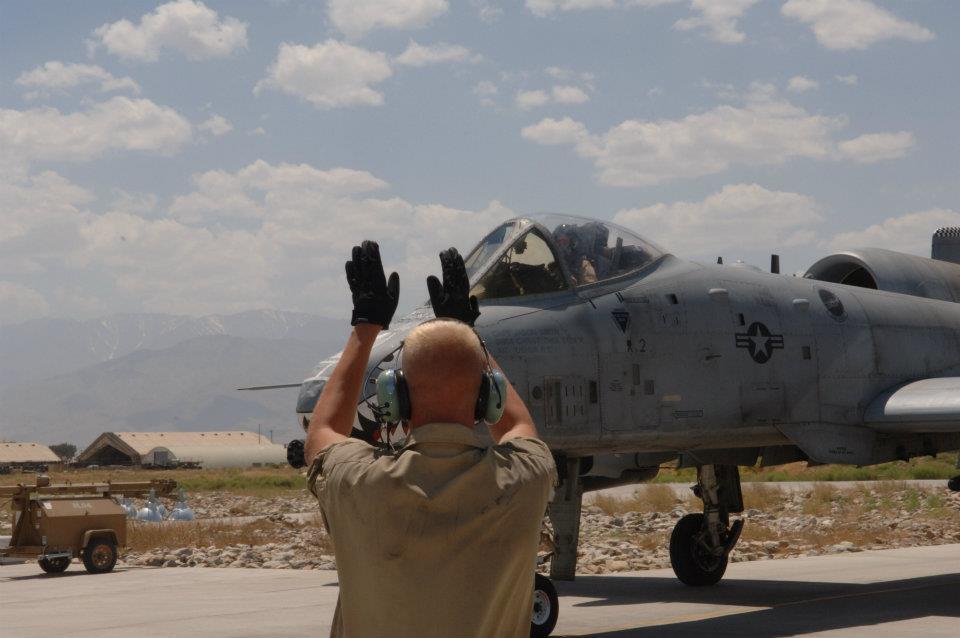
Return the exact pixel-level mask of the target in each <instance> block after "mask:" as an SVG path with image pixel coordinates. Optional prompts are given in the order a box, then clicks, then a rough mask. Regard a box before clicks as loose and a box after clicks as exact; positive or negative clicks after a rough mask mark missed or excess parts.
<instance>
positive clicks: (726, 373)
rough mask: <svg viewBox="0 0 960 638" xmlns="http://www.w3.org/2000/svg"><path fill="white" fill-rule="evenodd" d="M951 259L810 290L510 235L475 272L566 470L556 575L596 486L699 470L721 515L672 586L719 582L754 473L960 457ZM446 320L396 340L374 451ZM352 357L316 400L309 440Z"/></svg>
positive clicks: (509, 229)
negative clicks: (406, 364)
mask: <svg viewBox="0 0 960 638" xmlns="http://www.w3.org/2000/svg"><path fill="white" fill-rule="evenodd" d="M934 256H935V257H938V259H925V258H921V257H917V256H912V255H907V254H902V253H896V252H892V251H888V250H882V249H877V248H867V249H862V250H854V251H850V252H843V253H838V254H834V255H831V256H829V257H826V258H824V259H821V260H820V261H818V262H817V263H815V264H814V265H813V266H811V267H810V269H809V270H808V271H807V272H806V273H805V274H804V275H803V276H802V277H800V276H789V275H781V274H779V273H777V272H772V273H768V272H763V271H761V270H760V269H758V268H755V267H752V266H747V265H744V264H739V263H738V264H728V265H722V263H718V264H707V265H705V264H700V263H694V262H690V261H686V260H683V259H679V258H677V257H675V256H673V255H671V254H670V253H669V252H667V251H665V250H663V249H661V248H659V247H658V246H657V245H655V244H653V243H652V242H650V241H647V240H645V239H643V238H641V237H639V236H638V235H636V234H634V233H633V232H631V231H629V230H627V229H625V228H621V227H618V226H616V225H614V224H611V223H607V222H600V221H595V220H590V219H584V218H576V217H568V216H558V215H539V216H531V217H525V218H519V219H513V220H510V221H506V222H504V223H502V224H500V225H499V226H497V227H496V228H495V229H494V230H493V231H492V232H491V233H490V234H489V235H487V236H486V237H485V238H484V239H483V241H481V242H480V244H479V245H478V246H477V247H476V248H474V249H473V251H472V252H470V253H469V255H468V256H467V258H466V260H465V263H466V267H467V271H468V274H469V276H470V283H471V286H472V289H471V292H472V294H474V295H476V296H477V297H478V298H479V300H480V306H481V310H482V312H481V315H480V318H479V319H478V321H477V325H476V329H477V331H478V332H479V333H480V335H481V336H482V337H483V339H484V340H485V341H486V344H487V347H488V349H489V350H490V352H491V353H492V354H493V355H494V357H495V358H496V360H497V362H498V363H499V364H500V365H501V366H502V367H503V369H504V370H505V371H506V373H507V376H508V377H509V379H510V380H511V382H512V383H513V384H514V386H515V387H516V389H517V391H518V392H519V393H520V396H521V397H522V398H523V399H524V401H525V402H526V403H527V405H528V407H529V408H530V412H531V413H532V414H533V416H534V419H535V421H536V425H537V428H538V430H539V432H540V435H541V436H542V438H543V439H544V440H545V441H546V442H547V444H548V445H549V446H550V448H551V450H552V451H553V452H554V454H555V456H556V458H557V465H558V470H559V473H560V477H561V485H560V486H559V487H558V489H557V491H556V495H555V497H554V500H553V501H552V503H551V505H550V511H549V514H550V518H551V520H552V524H553V526H554V532H555V553H554V557H553V561H552V564H551V576H553V577H554V578H560V579H572V578H573V576H574V571H575V567H576V554H577V536H578V531H579V521H580V505H581V499H582V494H583V491H584V490H585V489H586V490H590V489H596V488H600V487H608V486H612V485H617V484H626V483H635V482H640V481H643V480H648V479H650V478H652V477H653V476H655V475H656V473H657V470H658V467H659V466H660V465H661V464H663V463H666V462H670V461H675V460H678V459H679V462H680V464H681V465H682V466H684V467H691V466H692V467H696V469H697V485H696V486H695V488H694V491H695V493H696V494H697V496H698V497H699V498H700V499H701V500H702V501H703V513H702V514H700V513H695V514H688V515H687V516H685V517H683V518H681V519H680V521H679V522H678V523H677V525H676V527H675V528H674V530H673V534H672V536H671V539H670V558H671V563H672V565H673V569H674V572H675V573H676V575H677V577H678V578H679V579H680V580H681V581H683V582H684V583H687V584H689V585H709V584H714V583H716V582H718V581H719V580H720V578H721V577H722V576H723V573H724V570H725V569H726V565H727V557H728V554H729V552H730V550H731V549H732V548H733V546H734V545H735V544H736V542H737V540H738V538H739V536H740V531H741V528H742V525H743V521H742V519H736V518H731V515H732V514H738V513H740V512H742V511H743V499H742V496H741V490H740V477H739V471H738V466H753V465H756V464H757V463H758V462H759V463H760V464H762V465H764V466H769V465H777V464H782V463H789V462H794V461H809V462H811V463H842V464H851V465H870V464H873V463H882V462H886V461H892V460H896V459H902V460H906V459H910V458H912V457H916V456H923V455H931V454H936V453H939V452H945V451H952V450H957V449H960V303H958V302H960V265H957V264H956V263H952V262H953V261H954V260H956V261H960V232H958V231H956V230H952V229H945V230H941V231H938V233H937V234H936V235H935V236H934ZM718 261H720V260H718ZM773 270H775V271H776V270H779V268H778V267H774V268H773ZM432 316H433V314H432V311H431V310H430V306H429V304H427V305H426V306H424V307H422V308H420V309H418V310H416V311H414V312H413V313H412V314H410V315H408V316H407V317H405V318H404V319H402V320H399V321H396V322H395V323H394V325H393V326H392V327H391V329H390V330H389V331H386V332H384V333H382V334H381V337H380V339H379V340H378V342H377V344H376V346H375V348H374V351H373V354H372V356H371V359H370V362H371V363H370V367H369V369H368V371H367V372H368V377H369V379H370V382H369V383H368V384H367V386H366V387H367V388H368V390H369V391H368V392H365V393H364V394H366V395H367V396H365V397H364V400H363V401H361V403H360V404H359V406H358V418H357V422H356V426H355V433H356V435H357V436H361V437H367V438H369V437H371V436H373V435H375V434H376V433H377V432H378V428H379V424H378V423H377V421H376V419H375V417H374V415H373V414H372V413H371V411H370V404H371V402H375V383H374V380H375V378H376V376H377V374H378V373H379V372H380V371H381V370H382V369H386V368H389V367H391V366H392V365H394V364H395V360H394V358H393V353H395V352H396V350H397V348H398V347H399V346H400V344H401V342H402V340H403V338H404V335H405V334H406V333H407V332H408V331H409V330H410V329H411V328H413V327H414V326H415V325H417V324H418V323H420V322H421V321H423V320H425V319H428V318H432ZM336 361H337V357H336V356H334V357H332V358H330V359H327V360H326V361H324V362H321V364H320V365H319V366H318V368H317V370H316V373H315V374H314V375H313V376H312V377H311V378H309V379H307V380H306V381H304V382H303V383H302V385H301V388H300V396H299V399H298V404H297V412H298V415H299V418H300V420H301V423H302V424H303V425H304V427H306V425H307V423H308V419H309V417H310V414H311V412H312V411H313V407H314V404H315V403H316V400H317V397H318V395H319V393H320V392H321V391H322V388H323V385H324V383H325V380H326V379H327V378H328V376H329V374H330V373H331V372H332V370H333V366H334V364H335V363H336ZM478 427H483V426H478ZM956 481H957V479H954V483H956Z"/></svg>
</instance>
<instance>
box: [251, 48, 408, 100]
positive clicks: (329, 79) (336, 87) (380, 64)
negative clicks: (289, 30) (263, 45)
mask: <svg viewBox="0 0 960 638" xmlns="http://www.w3.org/2000/svg"><path fill="white" fill-rule="evenodd" d="M391 75H393V71H392V69H391V68H390V61H389V60H388V59H387V56H386V55H385V54H383V53H380V52H378V51H368V50H367V49H363V48H361V47H356V46H353V45H351V44H347V43H345V42H338V41H337V40H327V41H326V42H322V43H320V44H317V45H315V46H312V47H308V46H304V45H302V44H286V43H284V44H281V45H280V49H279V50H278V51H277V59H276V60H275V61H274V62H273V64H272V65H271V66H270V68H269V69H268V70H267V77H266V78H264V79H263V80H260V81H259V82H258V83H257V85H256V87H255V88H254V93H256V94H259V93H260V92H262V91H263V90H265V89H276V90H278V91H280V92H282V93H286V94H287V95H293V96H296V97H299V98H302V99H304V100H307V101H308V102H310V103H311V104H313V105H314V106H316V107H317V108H319V109H332V108H337V107H344V106H354V105H368V106H377V105H380V104H383V94H382V93H380V92H379V91H377V90H376V89H374V88H373V85H375V84H378V83H380V82H383V81H384V80H386V79H387V78H389V77H390V76H391Z"/></svg>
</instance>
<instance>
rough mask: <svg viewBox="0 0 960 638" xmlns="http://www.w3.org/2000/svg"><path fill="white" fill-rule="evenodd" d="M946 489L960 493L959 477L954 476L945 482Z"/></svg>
mask: <svg viewBox="0 0 960 638" xmlns="http://www.w3.org/2000/svg"><path fill="white" fill-rule="evenodd" d="M947 487H948V488H949V489H950V490H951V491H953V492H960V476H954V477H953V478H952V479H950V480H949V481H947Z"/></svg>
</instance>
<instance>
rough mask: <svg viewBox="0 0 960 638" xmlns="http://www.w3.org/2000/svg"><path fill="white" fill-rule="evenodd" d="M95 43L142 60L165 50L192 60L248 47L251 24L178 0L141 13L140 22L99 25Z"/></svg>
mask: <svg viewBox="0 0 960 638" xmlns="http://www.w3.org/2000/svg"><path fill="white" fill-rule="evenodd" d="M91 46H92V48H93V49H95V48H97V47H101V46H102V47H104V48H105V49H106V50H107V51H108V52H110V53H112V54H113V55H116V56H119V57H121V58H123V59H125V60H136V61H139V62H156V61H157V60H158V59H159V58H160V53H161V52H162V51H164V50H169V51H176V52H178V53H180V54H182V55H184V56H186V57H187V58H188V59H190V60H205V59H209V58H223V57H226V56H228V55H230V54H231V53H233V52H234V51H236V50H237V49H242V48H245V47H246V46H247V25H246V24H245V23H243V22H240V21H239V20H237V19H236V18H231V17H225V18H223V19H220V16H219V15H218V14H217V12H216V11H214V10H213V9H210V8H209V7H207V5H205V4H203V3H202V2H194V1H193V0H175V1H174V2H168V3H166V4H162V5H160V6H159V7H157V8H156V9H155V10H154V11H153V12H152V13H147V14H145V15H143V16H141V17H140V23H139V24H134V23H132V22H130V21H129V20H118V21H117V22H111V23H109V24H104V25H103V26H101V27H98V28H97V29H96V30H94V32H93V40H92V45H91Z"/></svg>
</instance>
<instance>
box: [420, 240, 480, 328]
mask: <svg viewBox="0 0 960 638" xmlns="http://www.w3.org/2000/svg"><path fill="white" fill-rule="evenodd" d="M440 267H441V268H442V269H443V284H441V283H440V280H439V279H437V278H436V277H434V276H433V275H430V276H429V277H427V290H428V291H429V292H430V305H432V306H433V314H435V315H436V316H437V317H449V318H451V319H459V320H460V321H462V322H464V323H465V324H467V325H469V326H473V324H474V322H475V321H476V320H477V317H479V316H480V306H479V304H478V303H477V298H476V297H474V296H471V295H470V278H469V277H467V269H466V267H464V265H463V257H461V256H460V253H458V252H457V249H456V248H449V249H447V250H445V251H443V252H442V253H440Z"/></svg>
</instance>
